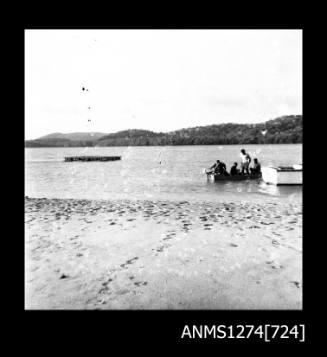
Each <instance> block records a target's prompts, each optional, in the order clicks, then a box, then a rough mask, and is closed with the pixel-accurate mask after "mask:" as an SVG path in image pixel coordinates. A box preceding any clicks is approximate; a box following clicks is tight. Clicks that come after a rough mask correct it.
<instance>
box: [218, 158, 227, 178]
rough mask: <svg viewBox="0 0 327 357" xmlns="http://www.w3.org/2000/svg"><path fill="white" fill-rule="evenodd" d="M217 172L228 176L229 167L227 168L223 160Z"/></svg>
mask: <svg viewBox="0 0 327 357" xmlns="http://www.w3.org/2000/svg"><path fill="white" fill-rule="evenodd" d="M216 173H217V174H218V175H224V176H228V172H227V168H226V164H225V163H224V162H222V161H219V163H218V166H217V169H216Z"/></svg>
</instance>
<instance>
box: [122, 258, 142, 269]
mask: <svg viewBox="0 0 327 357" xmlns="http://www.w3.org/2000/svg"><path fill="white" fill-rule="evenodd" d="M137 259H139V258H138V257H134V258H132V259H129V260H127V261H126V262H125V263H123V264H121V265H120V266H121V267H122V268H125V267H126V266H127V265H130V264H133V263H134V262H135V260H137Z"/></svg>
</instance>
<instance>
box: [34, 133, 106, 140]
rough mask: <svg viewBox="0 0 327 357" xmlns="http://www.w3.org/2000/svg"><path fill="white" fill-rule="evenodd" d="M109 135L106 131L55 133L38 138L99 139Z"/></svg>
mask: <svg viewBox="0 0 327 357" xmlns="http://www.w3.org/2000/svg"><path fill="white" fill-rule="evenodd" d="M104 135H107V134H106V133H68V134H62V133H53V134H48V135H45V136H41V137H40V138H38V139H36V140H47V139H68V140H72V141H75V140H98V139H99V138H101V137H102V136H104Z"/></svg>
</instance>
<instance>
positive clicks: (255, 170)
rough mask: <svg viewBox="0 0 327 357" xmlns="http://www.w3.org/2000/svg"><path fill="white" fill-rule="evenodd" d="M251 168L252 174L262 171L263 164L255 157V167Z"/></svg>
mask: <svg viewBox="0 0 327 357" xmlns="http://www.w3.org/2000/svg"><path fill="white" fill-rule="evenodd" d="M250 170H251V174H252V175H256V174H260V173H261V165H260V162H259V161H258V159H257V158H255V159H253V167H251V168H250Z"/></svg>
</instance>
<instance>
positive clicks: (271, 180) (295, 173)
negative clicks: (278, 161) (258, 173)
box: [262, 164, 302, 186]
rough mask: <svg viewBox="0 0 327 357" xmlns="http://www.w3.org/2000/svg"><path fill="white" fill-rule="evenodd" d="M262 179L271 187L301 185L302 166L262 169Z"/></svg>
mask: <svg viewBox="0 0 327 357" xmlns="http://www.w3.org/2000/svg"><path fill="white" fill-rule="evenodd" d="M262 178H263V180H264V181H265V182H266V183H268V184H273V185H277V186H279V185H302V164H300V165H293V166H268V167H263V168H262Z"/></svg>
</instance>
